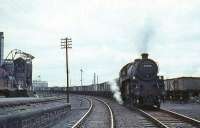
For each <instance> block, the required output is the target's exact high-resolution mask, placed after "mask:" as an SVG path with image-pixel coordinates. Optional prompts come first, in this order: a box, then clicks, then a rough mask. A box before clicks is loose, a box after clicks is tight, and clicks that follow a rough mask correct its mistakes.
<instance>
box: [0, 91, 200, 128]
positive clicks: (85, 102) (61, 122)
mask: <svg viewBox="0 0 200 128" xmlns="http://www.w3.org/2000/svg"><path fill="white" fill-rule="evenodd" d="M62 104H66V97H57V98H55V97H49V98H1V99H0V105H1V108H0V116H1V117H3V116H9V115H16V114H19V113H30V112H33V111H37V110H41V109H43V110H44V109H50V108H52V107H55V106H62ZM70 104H71V111H68V112H67V113H64V114H63V115H62V114H60V116H59V111H58V112H56V113H57V115H51V114H49V115H51V116H49V118H50V117H52V116H55V118H57V117H58V119H57V121H53V123H51V124H46V125H45V126H48V127H50V128H77V127H82V128H114V127H115V128H144V127H145V128H159V127H161V126H159V125H158V124H157V123H156V122H155V121H152V119H149V118H148V117H147V116H145V115H144V114H142V113H141V112H139V111H138V110H137V109H136V108H132V109H130V108H128V107H126V106H124V105H121V104H119V103H117V102H116V101H115V100H113V99H109V98H103V97H92V96H83V95H74V94H72V95H70ZM161 108H162V109H165V110H170V111H173V112H177V113H179V114H183V115H185V116H188V117H190V118H193V119H196V120H200V104H197V103H172V102H165V103H162V105H161ZM51 111H52V110H51ZM144 111H145V112H146V113H148V114H150V115H152V116H153V117H155V118H156V119H158V120H160V121H161V122H163V123H164V124H165V126H166V128H176V127H179V126H180V127H181V128H190V127H194V128H197V127H198V125H193V124H191V123H190V122H187V121H186V122H185V120H184V119H183V120H182V118H179V117H176V116H172V117H171V115H170V114H169V113H166V114H164V115H163V113H162V112H161V111H155V112H154V111H146V110H144ZM61 112H63V111H61ZM42 117H43V116H42V115H41V118H40V119H42ZM52 120H54V118H52ZM52 120H51V119H50V120H49V122H48V123H50V122H51V121H52ZM31 121H32V122H34V120H31ZM25 122H26V123H23V125H25V128H32V127H35V126H36V125H38V126H39V124H37V123H32V124H28V123H30V122H29V121H28V120H26V121H25ZM35 122H38V120H36V121H35ZM31 125H32V126H31ZM199 126H200V124H199ZM162 127H163V126H162ZM16 128H18V127H16ZM19 128H20V127H19Z"/></svg>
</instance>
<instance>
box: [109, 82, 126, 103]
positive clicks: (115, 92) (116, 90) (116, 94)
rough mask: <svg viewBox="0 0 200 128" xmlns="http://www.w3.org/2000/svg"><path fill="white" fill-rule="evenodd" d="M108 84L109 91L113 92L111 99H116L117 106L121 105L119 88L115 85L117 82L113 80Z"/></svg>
mask: <svg viewBox="0 0 200 128" xmlns="http://www.w3.org/2000/svg"><path fill="white" fill-rule="evenodd" d="M109 84H110V89H111V91H112V92H113V97H114V98H115V99H116V101H117V102H118V103H119V104H123V100H122V97H121V92H120V89H119V86H118V85H117V80H113V81H111V82H109Z"/></svg>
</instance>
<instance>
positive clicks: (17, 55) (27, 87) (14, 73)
mask: <svg viewBox="0 0 200 128" xmlns="http://www.w3.org/2000/svg"><path fill="white" fill-rule="evenodd" d="M0 37H1V42H0V44H1V45H0V46H1V47H0V50H1V51H0V53H1V55H0V57H1V58H0V60H1V61H0V63H1V65H0V95H4V96H8V97H9V96H28V92H30V91H31V90H32V60H33V59H34V57H33V56H32V55H30V54H28V53H26V52H23V51H21V50H18V49H14V50H11V51H10V52H9V54H8V55H7V57H6V58H5V59H4V58H3V54H4V53H3V52H4V42H3V38H4V36H3V33H2V32H0Z"/></svg>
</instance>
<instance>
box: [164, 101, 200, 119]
mask: <svg viewBox="0 0 200 128" xmlns="http://www.w3.org/2000/svg"><path fill="white" fill-rule="evenodd" d="M161 107H162V108H164V109H167V110H171V111H175V112H177V113H180V114H183V115H186V116H189V117H191V118H194V119H197V120H200V104H195V103H183V104H178V103H170V102H166V103H163V104H162V105H161Z"/></svg>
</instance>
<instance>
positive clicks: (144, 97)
mask: <svg viewBox="0 0 200 128" xmlns="http://www.w3.org/2000/svg"><path fill="white" fill-rule="evenodd" d="M119 86H120V91H121V95H122V99H123V101H124V103H125V104H130V105H139V106H157V107H158V108H159V107H160V100H161V97H162V95H163V93H164V80H163V76H158V65H157V64H156V62H155V61H153V60H152V59H149V58H148V54H147V53H143V54H142V58H141V59H136V60H134V62H131V63H128V64H126V65H125V66H124V67H122V69H121V70H120V76H119Z"/></svg>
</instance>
